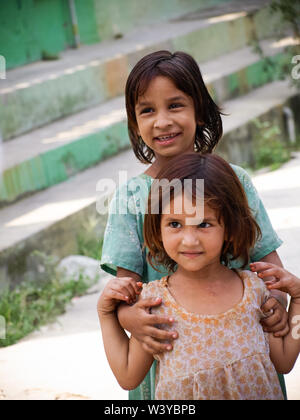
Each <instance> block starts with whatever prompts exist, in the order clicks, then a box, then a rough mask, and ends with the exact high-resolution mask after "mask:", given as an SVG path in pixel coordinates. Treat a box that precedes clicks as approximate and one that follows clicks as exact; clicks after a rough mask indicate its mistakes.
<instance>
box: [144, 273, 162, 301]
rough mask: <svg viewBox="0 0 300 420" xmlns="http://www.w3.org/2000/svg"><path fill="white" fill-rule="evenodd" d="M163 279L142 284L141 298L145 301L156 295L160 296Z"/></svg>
mask: <svg viewBox="0 0 300 420" xmlns="http://www.w3.org/2000/svg"><path fill="white" fill-rule="evenodd" d="M165 278H166V277H163V278H161V279H160V280H154V281H151V282H150V283H144V284H143V290H142V293H141V296H142V298H143V299H147V298H149V297H155V296H154V295H155V294H157V293H159V294H161V292H162V290H163V287H164V280H165Z"/></svg>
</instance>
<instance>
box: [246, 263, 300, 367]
mask: <svg viewBox="0 0 300 420" xmlns="http://www.w3.org/2000/svg"><path fill="white" fill-rule="evenodd" d="M252 266H253V268H255V271H259V272H260V273H259V277H260V278H262V279H264V278H266V277H268V276H274V277H275V278H276V281H275V282H274V281H272V282H270V281H267V282H266V285H267V287H268V289H269V290H273V289H280V290H281V291H283V292H285V293H289V294H290V296H291V302H290V306H289V311H288V322H289V327H290V331H289V333H288V334H287V335H286V336H285V337H274V336H273V334H269V343H270V357H271V360H272V362H273V364H274V366H275V368H276V370H277V372H278V373H289V372H290V371H291V370H292V368H293V366H294V364H295V362H296V360H297V357H298V355H299V352H300V333H299V331H300V326H299V324H300V279H299V278H297V277H296V276H294V275H293V274H291V273H289V272H288V271H286V270H285V269H283V268H281V267H278V266H276V265H274V264H269V263H261V262H259V263H254V264H252Z"/></svg>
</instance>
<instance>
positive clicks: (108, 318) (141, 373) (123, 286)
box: [97, 279, 153, 390]
mask: <svg viewBox="0 0 300 420" xmlns="http://www.w3.org/2000/svg"><path fill="white" fill-rule="evenodd" d="M138 288H139V284H137V283H135V282H134V280H132V279H126V280H125V279H113V280H111V281H110V282H109V283H108V284H107V285H106V287H105V289H104V290H103V292H102V294H101V296H100V299H99V301H98V305H97V310H98V316H99V320H100V325H101V331H102V337H103V344H104V349H105V353H106V357H107V360H108V362H109V365H110V367H111V370H112V371H113V373H114V375H115V377H116V379H117V381H118V383H119V384H120V386H121V387H122V388H124V389H127V390H130V389H135V388H136V387H137V386H138V385H139V384H140V383H141V382H142V380H143V379H144V377H145V376H146V374H147V372H148V371H149V369H150V367H151V365H152V363H153V357H152V356H151V355H149V353H147V352H145V351H144V350H143V348H142V347H141V345H140V343H139V342H138V341H137V340H135V339H134V338H131V339H129V338H128V336H127V334H126V333H125V331H124V330H123V329H122V327H121V326H120V324H119V322H118V319H117V317H116V313H115V308H116V305H117V304H118V302H119V301H122V300H123V301H130V300H131V301H133V300H134V299H135V296H136V294H139V293H140V291H139V289H138Z"/></svg>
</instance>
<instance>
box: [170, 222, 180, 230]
mask: <svg viewBox="0 0 300 420" xmlns="http://www.w3.org/2000/svg"><path fill="white" fill-rule="evenodd" d="M178 225H179V226H178ZM169 226H171V227H172V228H174V229H176V228H178V227H180V226H181V225H180V223H179V222H171V223H170V224H169Z"/></svg>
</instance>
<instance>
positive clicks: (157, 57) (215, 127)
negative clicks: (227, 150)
mask: <svg viewBox="0 0 300 420" xmlns="http://www.w3.org/2000/svg"><path fill="white" fill-rule="evenodd" d="M157 76H165V77H168V78H169V79H171V80H172V82H173V83H174V84H175V85H176V87H177V88H178V89H179V90H181V91H182V92H184V93H185V94H187V95H189V96H190V97H192V99H193V101H194V106H195V114H196V115H195V119H196V121H197V122H199V121H201V125H200V124H197V128H196V136H195V151H196V152H202V153H211V152H212V151H213V149H214V147H215V146H216V145H217V144H218V142H219V140H220V138H221V137H222V134H223V127H222V119H221V114H222V113H221V110H220V108H219V107H218V106H217V105H216V104H215V103H214V101H213V100H212V98H211V96H210V94H209V93H208V90H207V88H206V86H205V84H204V82H203V78H202V75H201V72H200V69H199V66H198V64H197V63H196V61H195V60H194V59H193V57H192V56H190V55H189V54H187V53H184V52H181V51H177V52H175V53H174V54H172V53H171V52H169V51H156V52H154V53H151V54H148V55H146V56H145V57H143V58H142V59H141V60H140V61H139V62H138V63H137V64H136V65H135V66H134V68H133V69H132V71H131V73H130V74H129V77H128V79H127V83H126V88H125V96H126V111H127V118H128V133H129V138H130V141H131V144H132V147H133V151H134V153H135V155H136V157H137V158H138V159H139V160H140V161H141V162H142V163H152V159H153V157H154V152H153V150H152V149H150V148H149V147H148V146H147V145H146V144H145V143H144V142H143V141H142V140H141V138H140V137H139V136H138V134H137V120H136V114H135V106H136V103H137V102H138V97H139V96H140V95H143V94H144V93H145V91H146V90H147V88H148V86H149V83H150V82H151V80H152V79H153V78H155V77H157Z"/></svg>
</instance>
